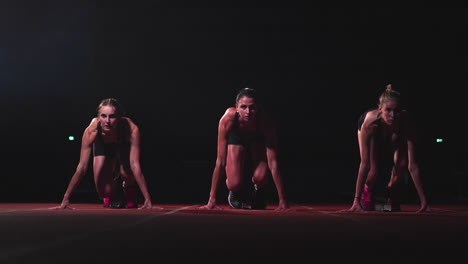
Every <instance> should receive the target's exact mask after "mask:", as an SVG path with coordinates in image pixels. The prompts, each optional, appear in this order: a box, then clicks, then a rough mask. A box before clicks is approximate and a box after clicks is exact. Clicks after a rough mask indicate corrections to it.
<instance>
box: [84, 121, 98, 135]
mask: <svg viewBox="0 0 468 264" xmlns="http://www.w3.org/2000/svg"><path fill="white" fill-rule="evenodd" d="M98 125H99V119H98V118H97V117H95V118H93V119H91V122H90V123H89V125H88V126H87V127H86V130H85V131H86V132H88V133H93V132H97V130H98Z"/></svg>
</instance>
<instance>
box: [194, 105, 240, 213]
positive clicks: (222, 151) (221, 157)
mask: <svg viewBox="0 0 468 264" xmlns="http://www.w3.org/2000/svg"><path fill="white" fill-rule="evenodd" d="M234 113H235V110H234V109H232V108H230V109H228V110H226V112H225V113H224V115H223V116H222V117H221V119H220V120H219V124H218V147H217V156H216V164H215V168H214V170H213V174H212V178H211V189H210V197H209V200H208V204H206V205H205V206H202V208H203V209H214V208H217V206H216V194H217V191H218V185H219V181H220V179H221V177H222V176H223V175H224V174H225V172H226V157H227V137H228V133H229V131H230V130H231V128H232V123H233V122H232V121H233V118H234Z"/></svg>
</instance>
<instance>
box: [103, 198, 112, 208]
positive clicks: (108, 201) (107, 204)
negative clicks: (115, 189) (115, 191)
mask: <svg viewBox="0 0 468 264" xmlns="http://www.w3.org/2000/svg"><path fill="white" fill-rule="evenodd" d="M102 200H103V201H104V207H110V198H109V197H104V199H102Z"/></svg>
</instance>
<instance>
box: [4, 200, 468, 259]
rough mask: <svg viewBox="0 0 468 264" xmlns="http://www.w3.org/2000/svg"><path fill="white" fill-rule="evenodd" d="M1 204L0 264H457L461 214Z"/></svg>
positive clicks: (457, 210) (460, 209)
mask: <svg viewBox="0 0 468 264" xmlns="http://www.w3.org/2000/svg"><path fill="white" fill-rule="evenodd" d="M57 205H58V204H44V203H41V204H31V203H27V204H26V203H16V204H15V203H8V204H5V203H4V204H1V203H0V232H1V233H0V234H1V236H0V241H1V242H0V263H1V264H7V263H26V264H28V263H64V264H71V263H80V264H84V263H114V264H119V263H128V264H130V263H219V264H225V263H242V264H243V263H299V262H300V263H343V262H345V261H346V262H352V263H360V262H378V263H424V262H428V263H429V262H430V263H436V262H441V263H447V262H449V261H457V262H460V261H461V262H463V263H464V262H466V261H467V258H466V254H467V253H468V205H432V206H431V208H432V211H431V212H428V213H420V214H416V213H415V211H416V210H417V208H418V207H417V205H403V206H402V209H403V211H402V212H398V213H396V212H390V213H389V212H386V213H384V212H363V213H342V212H337V211H339V210H342V209H346V208H348V207H349V206H350V204H292V207H291V209H290V210H289V211H286V212H279V211H275V210H274V208H275V207H274V205H270V206H269V207H268V208H267V210H234V209H230V208H229V207H228V206H226V205H222V207H223V210H209V211H207V210H199V209H198V207H199V206H200V205H194V204H192V205H181V204H168V205H154V206H155V207H156V209H152V210H138V209H110V208H103V207H102V205H101V204H72V206H74V207H75V208H76V210H51V209H50V208H51V207H54V206H57Z"/></svg>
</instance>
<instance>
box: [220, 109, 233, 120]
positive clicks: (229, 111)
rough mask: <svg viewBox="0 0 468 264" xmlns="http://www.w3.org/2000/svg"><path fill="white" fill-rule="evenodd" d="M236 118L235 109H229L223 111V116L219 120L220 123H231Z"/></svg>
mask: <svg viewBox="0 0 468 264" xmlns="http://www.w3.org/2000/svg"><path fill="white" fill-rule="evenodd" d="M235 116H236V108H234V107H229V108H227V109H226V111H224V114H223V116H222V117H221V119H220V120H219V121H220V122H230V121H233V120H234V118H235Z"/></svg>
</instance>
